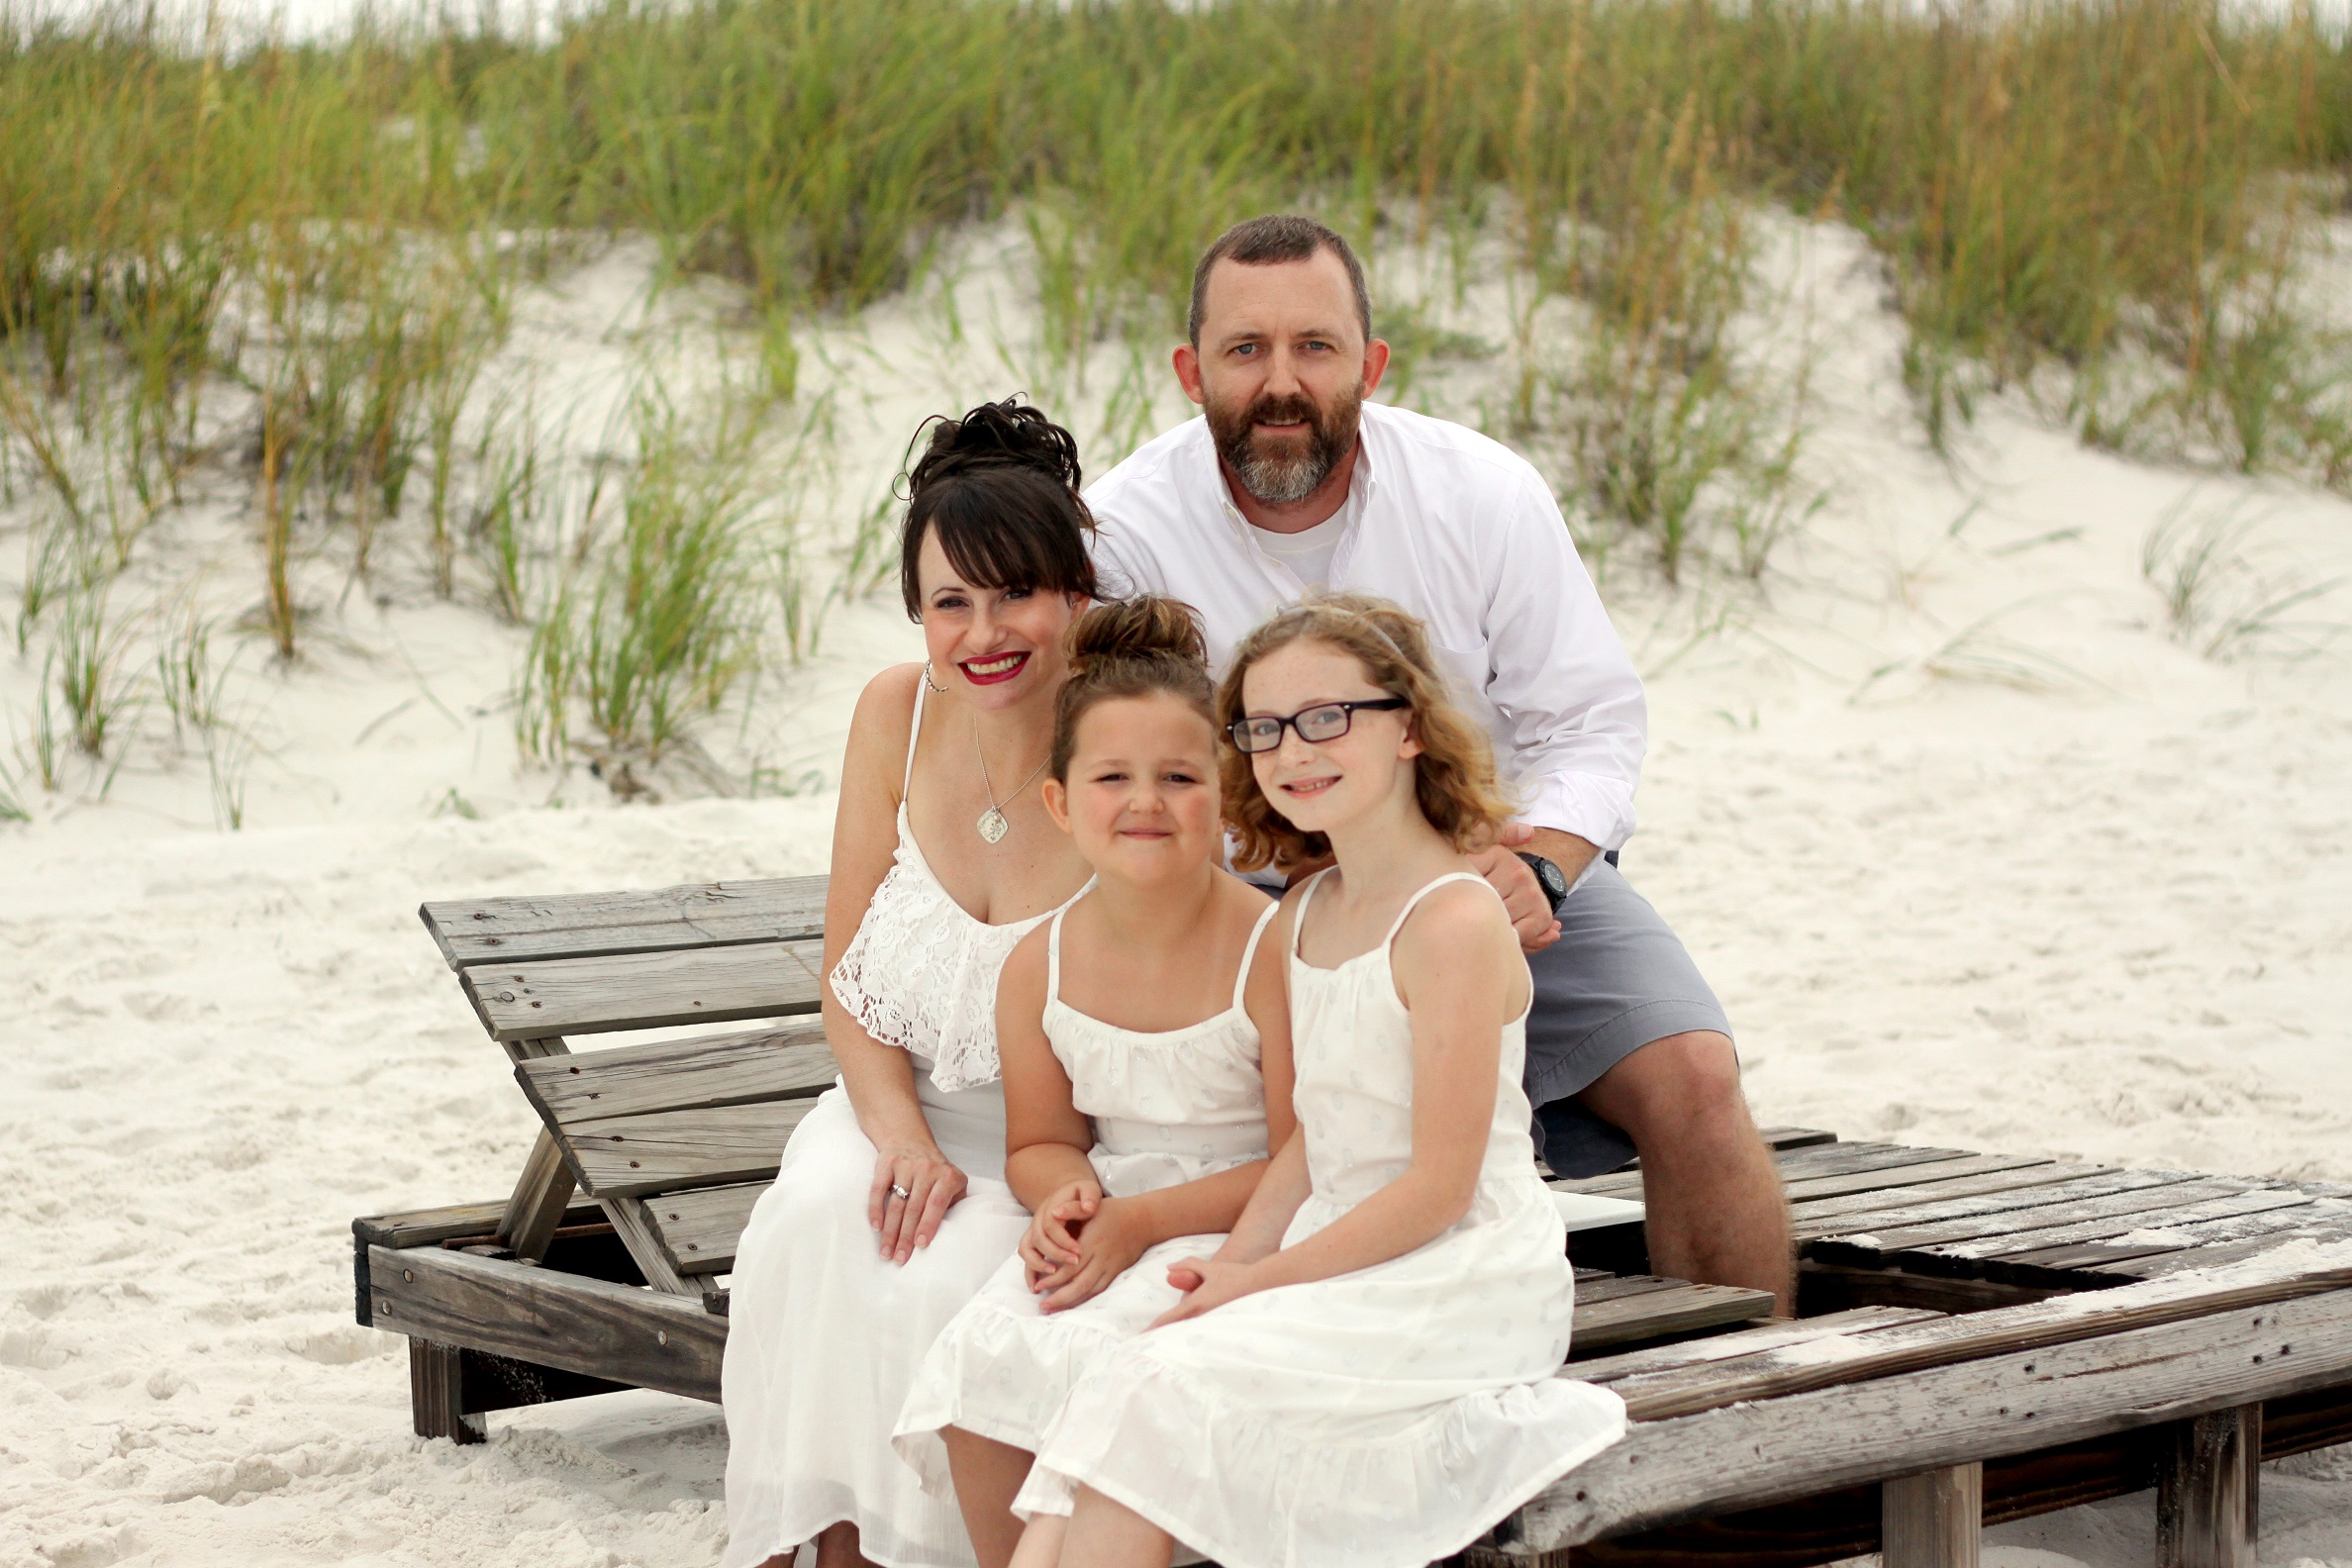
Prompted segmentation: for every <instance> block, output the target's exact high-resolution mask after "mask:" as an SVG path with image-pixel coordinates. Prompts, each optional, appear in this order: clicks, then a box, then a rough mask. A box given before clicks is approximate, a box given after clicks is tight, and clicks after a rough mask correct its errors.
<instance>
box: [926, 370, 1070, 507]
mask: <svg viewBox="0 0 2352 1568" xmlns="http://www.w3.org/2000/svg"><path fill="white" fill-rule="evenodd" d="M981 468H1033V469H1035V470H1036V471H1037V472H1039V473H1042V474H1044V475H1046V476H1047V477H1048V478H1051V479H1053V480H1055V481H1057V482H1058V483H1061V484H1064V485H1067V486H1068V487H1069V488H1070V489H1072V490H1078V489H1081V488H1083V486H1082V483H1081V480H1082V477H1083V476H1082V474H1081V472H1080V469H1079V467H1078V441H1077V438H1076V437H1074V436H1072V435H1071V434H1070V433H1069V432H1068V431H1066V430H1063V429H1062V428H1061V427H1060V426H1059V425H1056V424H1054V423H1053V421H1051V420H1049V419H1047V418H1046V417H1045V414H1044V411H1043V410H1041V409H1036V408H1029V407H1024V406H1023V405H1022V403H1021V402H1020V394H1019V393H1016V394H1014V395H1013V396H1012V397H1009V398H1007V399H1005V400H1004V401H1003V402H1001V403H983V404H981V405H980V406H979V407H978V408H976V409H972V410H970V411H969V412H967V413H966V414H965V415H964V417H963V418H961V419H948V418H947V417H946V416H945V415H940V416H938V417H936V418H935V419H934V420H933V421H932V422H931V441H930V444H928V445H927V446H926V447H925V448H924V452H923V455H922V456H921V457H919V458H917V459H916V461H915V466H914V467H913V468H912V469H910V470H909V471H908V474H907V486H908V493H909V494H910V495H912V494H914V493H915V492H917V491H920V490H921V489H922V488H923V487H924V486H925V485H928V484H931V483H934V482H936V481H938V480H940V479H944V478H947V477H949V476H950V475H953V474H965V473H971V472H973V471H974V470H975V469H981Z"/></svg>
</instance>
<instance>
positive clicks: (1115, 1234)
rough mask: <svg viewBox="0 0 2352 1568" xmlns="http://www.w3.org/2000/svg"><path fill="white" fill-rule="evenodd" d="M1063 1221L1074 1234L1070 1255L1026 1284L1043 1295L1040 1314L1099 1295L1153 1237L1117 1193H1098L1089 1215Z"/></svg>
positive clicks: (1134, 1207)
mask: <svg viewBox="0 0 2352 1568" xmlns="http://www.w3.org/2000/svg"><path fill="white" fill-rule="evenodd" d="M1065 1225H1066V1227H1067V1229H1068V1230H1069V1231H1070V1232H1072V1233H1073V1234H1074V1237H1075V1240H1076V1252H1075V1255H1074V1256H1072V1257H1071V1259H1070V1260H1069V1261H1068V1262H1066V1263H1063V1264H1062V1265H1061V1266H1060V1267H1059V1268H1056V1269H1054V1270H1053V1271H1052V1272H1050V1273H1048V1274H1045V1275H1043V1276H1042V1277H1039V1278H1032V1279H1031V1281H1030V1282H1029V1288H1030V1289H1031V1290H1033V1291H1035V1292H1036V1293H1037V1294H1039V1295H1040V1296H1043V1297H1044V1298H1045V1299H1044V1300H1043V1301H1040V1302H1039V1303H1037V1310H1038V1311H1039V1312H1042V1313H1057V1312H1067V1311H1069V1310H1070V1309H1071V1308H1073V1307H1075V1306H1077V1305H1078V1304H1079V1303H1080V1302H1083V1301H1091V1300H1092V1299H1094V1298H1095V1297H1097V1296H1100V1295H1101V1294H1102V1293H1103V1291H1104V1289H1105V1288H1106V1287H1107V1286H1109V1285H1110V1283H1111V1282H1112V1281H1113V1280H1115V1279H1117V1278H1119V1276H1120V1275H1121V1274H1123V1273H1125V1272H1127V1268H1128V1267H1129V1266H1131V1265H1132V1264H1133V1263H1134V1261H1135V1259H1137V1258H1139V1257H1141V1256H1142V1255H1143V1249H1144V1248H1145V1247H1148V1246H1149V1245H1151V1242H1152V1237H1151V1235H1150V1234H1149V1233H1148V1227H1147V1226H1146V1225H1143V1224H1142V1222H1141V1217H1140V1216H1139V1215H1138V1213H1137V1211H1136V1206H1135V1205H1133V1204H1132V1203H1122V1202H1121V1201H1120V1200H1119V1199H1117V1198H1100V1197H1098V1200H1097V1202H1096V1203H1095V1205H1094V1214H1093V1217H1092V1218H1091V1219H1087V1220H1083V1221H1080V1222H1078V1223H1076V1224H1074V1225H1070V1224H1068V1223H1067V1222H1065Z"/></svg>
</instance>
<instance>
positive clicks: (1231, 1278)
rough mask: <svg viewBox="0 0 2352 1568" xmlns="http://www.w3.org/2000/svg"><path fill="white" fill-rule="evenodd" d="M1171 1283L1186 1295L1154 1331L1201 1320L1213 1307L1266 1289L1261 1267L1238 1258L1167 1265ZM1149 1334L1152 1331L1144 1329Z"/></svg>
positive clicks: (1155, 1322) (1153, 1323)
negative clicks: (1170, 1324)
mask: <svg viewBox="0 0 2352 1568" xmlns="http://www.w3.org/2000/svg"><path fill="white" fill-rule="evenodd" d="M1168 1283H1169V1284H1171V1285H1173V1286H1175V1287H1176V1288H1177V1289H1178V1290H1180V1291H1182V1292H1184V1300H1182V1301H1180V1302H1178V1303H1177V1304H1176V1305H1175V1306H1173V1307H1171V1308H1169V1309H1168V1310H1167V1311H1166V1312H1164V1313H1161V1314H1160V1315H1159V1316H1158V1317H1157V1318H1154V1319H1153V1320H1152V1321H1151V1327H1152V1328H1161V1327H1165V1326H1166V1325H1167V1324H1169V1323H1182V1322H1184V1321H1185V1320H1186V1319H1187V1318H1198V1317H1200V1316H1201V1314H1203V1313H1205V1312H1208V1311H1209V1310H1210V1309H1211V1308H1215V1307H1223V1306H1224V1305H1225V1303H1226V1302H1229V1301H1238V1300H1239V1299H1240V1298H1242V1297H1244V1296H1249V1295H1254V1294H1256V1293H1257V1292H1258V1291H1261V1290H1264V1289H1265V1288H1266V1285H1265V1282H1264V1281H1263V1280H1262V1279H1261V1278H1260V1272H1259V1265H1258V1264H1256V1263H1243V1262H1241V1261H1239V1260H1238V1259H1235V1258H1225V1257H1205V1258H1185V1259H1183V1260H1181V1261H1179V1262H1175V1263H1171V1264H1169V1265H1168ZM1144 1331H1145V1332H1147V1333H1148V1332H1149V1331H1150V1329H1148V1328H1147V1329H1145V1330H1144Z"/></svg>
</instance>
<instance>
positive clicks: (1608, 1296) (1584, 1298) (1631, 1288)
mask: <svg viewBox="0 0 2352 1568" xmlns="http://www.w3.org/2000/svg"><path fill="white" fill-rule="evenodd" d="M1689 1283H1690V1281H1688V1280H1678V1279H1661V1278H1659V1277H1658V1276H1657V1275H1655V1274H1611V1275H1609V1276H1607V1277H1605V1278H1602V1279H1597V1280H1592V1281H1589V1282H1588V1281H1585V1280H1578V1281H1577V1282H1576V1299H1577V1300H1578V1301H1580V1302H1605V1301H1617V1300H1618V1299H1619V1298H1621V1297H1625V1296H1642V1295H1646V1294H1648V1293H1649V1292H1651V1291H1662V1290H1675V1289H1678V1288H1680V1287H1681V1286H1684V1285H1687V1284H1689Z"/></svg>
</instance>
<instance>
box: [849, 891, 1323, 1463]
mask: <svg viewBox="0 0 2352 1568" xmlns="http://www.w3.org/2000/svg"><path fill="white" fill-rule="evenodd" d="M1277 907H1278V906H1276V905H1274V904H1271V903H1269V904H1268V905H1267V906H1266V910H1265V913H1264V914H1263V915H1261V916H1259V917H1258V923H1257V926H1256V927H1255V928H1254V929H1253V930H1252V931H1250V933H1249V944H1248V946H1247V947H1246V948H1244V949H1243V951H1242V954H1241V967H1240V970H1239V972H1238V973H1236V974H1235V975H1234V977H1233V1000H1232V1004H1231V1005H1230V1006H1229V1007H1227V1008H1226V1009H1225V1011H1224V1012H1222V1013H1220V1014H1218V1015H1217V1016H1216V1017H1215V1018H1210V1019H1205V1020H1203V1021H1202V1022H1200V1023H1198V1024H1194V1025H1191V1026H1190V1027H1188V1028H1185V1029H1167V1030H1163V1031H1156V1032H1151V1033H1141V1032H1138V1031H1136V1030H1133V1029H1121V1028H1119V1027H1117V1026H1116V1025H1111V1024H1106V1023H1104V1022H1103V1021H1102V1020H1100V1019H1097V1018H1092V1017H1090V1016H1088V1015H1087V1014H1084V1013H1081V1012H1079V1011H1078V1010H1077V1009H1076V1008H1073V1007H1071V1006H1069V1005H1068V1004H1067V1003H1065V1002H1063V1001H1062V999H1061V923H1062V917H1061V916H1060V915H1056V916H1055V917H1054V918H1053V927H1052V930H1051V931H1050V932H1049V934H1048V936H1047V943H1046V949H1045V950H1046V987H1045V995H1046V1001H1045V1017H1044V1026H1045V1038H1046V1040H1047V1042H1048V1043H1050V1044H1051V1045H1052V1047H1053V1054H1054V1056H1055V1057H1056V1058H1057V1059H1058V1060H1059V1061H1060V1062H1061V1064H1062V1069H1063V1070H1064V1071H1065V1072H1067V1073H1068V1074H1069V1075H1070V1090H1071V1099H1072V1102H1073V1103H1074V1104H1075V1105H1076V1106H1077V1108H1078V1109H1079V1110H1080V1111H1083V1112H1084V1113H1086V1115H1087V1116H1088V1117H1089V1118H1090V1119H1092V1121H1093V1123H1094V1133H1095V1146H1094V1148H1093V1149H1092V1150H1091V1151H1090V1152H1089V1154H1088V1156H1087V1158H1088V1160H1089V1162H1090V1163H1091V1164H1092V1165H1093V1166H1094V1169H1095V1177H1096V1179H1097V1180H1099V1181H1100V1182H1101V1183H1102V1184H1103V1191H1104V1192H1105V1193H1107V1194H1109V1195H1110V1196H1112V1197H1114V1198H1131V1197H1134V1196H1136V1195H1138V1194H1141V1193H1147V1192H1158V1191H1159V1190H1161V1189H1162V1188H1166V1187H1174V1186H1178V1185H1180V1184H1182V1183H1184V1182H1189V1181H1198V1180H1200V1179H1201V1178H1202V1177H1204V1176H1213V1175H1215V1174H1217V1173H1218V1172H1219V1171H1225V1170H1231V1169H1232V1168H1233V1167H1234V1166H1236V1165H1245V1164H1247V1163H1249V1162H1250V1161H1251V1160H1258V1159H1264V1158H1265V1157H1266V1083H1265V1078H1264V1075H1263V1073H1262V1072H1261V1070H1260V1067H1259V1063H1258V1030H1257V1026H1256V1025H1255V1024H1253V1023H1251V1022H1250V1018H1249V1014H1248V1012H1247V1010H1246V1009H1245V1008H1244V1007H1243V1006H1242V996H1243V992H1244V991H1245V989H1246V987H1247V985H1248V981H1249V965H1250V960H1251V959H1252V958H1254V957H1255V956H1256V955H1257V944H1258V938H1259V937H1260V936H1262V935H1264V934H1265V931H1266V927H1267V925H1268V924H1269V923H1270V922H1271V921H1272V920H1273V918H1274V914H1275V911H1276V909H1277ZM1224 1239H1225V1238H1224V1237H1223V1236H1222V1235H1200V1236H1183V1237H1178V1238H1175V1239H1172V1240H1167V1241H1162V1242H1159V1243H1158V1244H1156V1245H1154V1246H1152V1247H1150V1248H1148V1249H1147V1250H1145V1252H1144V1253H1143V1255H1142V1256H1141V1257H1139V1258H1137V1259H1136V1260H1135V1262H1134V1263H1133V1264H1131V1265H1130V1266H1129V1267H1128V1268H1127V1271H1126V1272H1125V1273H1123V1274H1121V1275H1120V1276H1119V1278H1118V1279H1116V1280H1114V1281H1113V1282H1112V1283H1111V1285H1110V1286H1109V1287H1108V1288H1106V1289H1105V1290H1104V1291H1103V1293H1102V1294H1101V1295H1099V1296H1096V1297H1094V1298H1093V1299H1091V1300H1089V1301H1087V1302H1084V1303H1082V1304H1080V1305H1079V1306H1077V1307H1073V1308H1071V1309H1069V1310H1068V1311H1066V1312H1060V1313H1055V1314H1052V1315H1050V1316H1048V1315H1047V1314H1045V1313H1041V1312H1039V1311H1038V1310H1037V1298H1036V1297H1035V1296H1033V1295H1031V1294H1030V1293H1029V1282H1028V1279H1027V1276H1026V1274H1025V1272H1024V1270H1023V1267H1022V1262H1021V1259H1020V1258H1019V1257H1018V1256H1015V1257H1011V1258H1008V1259H1006V1260H1005V1264H1004V1266H1003V1267H1002V1268H1001V1269H999V1270H998V1271H997V1273H996V1275H995V1277H994V1278H992V1279H990V1280H989V1282H988V1284H987V1286H986V1287H985V1288H984V1289H982V1290H981V1292H980V1294H979V1295H977V1296H975V1297H973V1298H972V1300H971V1301H970V1302H968V1303H967V1304H966V1305H965V1306H964V1309H963V1311H961V1312H959V1313H957V1314H956V1315H955V1318H954V1321H953V1322H951V1323H948V1324H947V1326H946V1328H945V1329H944V1330H942V1331H941V1333H940V1334H939V1337H938V1338H937V1340H935V1341H934V1342H933V1343H932V1345H931V1354H930V1355H928V1356H926V1357H925V1358H924V1362H923V1368H922V1370H921V1371H920V1372H918V1373H917V1374H916V1376H915V1386H914V1390H913V1392H912V1393H910V1394H909V1395H908V1397H907V1405H906V1409H905V1410H904V1411H902V1412H901V1413H900V1415H899V1421H898V1432H897V1435H896V1436H895V1437H894V1438H893V1439H892V1442H893V1443H894V1445H895V1446H896V1447H897V1448H898V1451H899V1454H900V1456H901V1457H902V1458H904V1459H905V1460H906V1461H907V1462H908V1463H909V1464H911V1465H913V1466H914V1467H915V1469H916V1471H917V1473H919V1474H920V1475H921V1476H922V1477H923V1483H924V1486H925V1488H926V1490H928V1491H930V1492H931V1494H932V1495H933V1496H936V1497H941V1498H951V1497H953V1496H954V1492H953V1490H952V1486H951V1483H950V1481H949V1479H948V1475H947V1449H946V1445H945V1444H944V1443H942V1442H941V1441H940V1440H939V1435H938V1434H939V1430H940V1428H942V1427H945V1426H950V1425H953V1426H960V1427H962V1428H963V1429H964V1430H966V1431H970V1432H977V1433H979V1434H980V1435H981V1436H983V1437H993V1438H995V1439H996V1440H997V1441H999V1442H1002V1443H1010V1444H1011V1445H1012V1446H1014V1447H1016V1448H1027V1449H1029V1450H1030V1451H1031V1452H1034V1451H1035V1449H1036V1447H1037V1444H1038V1441H1039V1440H1040V1439H1041V1438H1043V1436H1044V1435H1045V1428H1046V1427H1047V1426H1048V1425H1049V1424H1050V1423H1051V1422H1052V1421H1053V1418H1054V1417H1055V1416H1056V1415H1057V1414H1059V1413H1060V1411H1061V1407H1062V1401H1063V1400H1064V1398H1066V1397H1067V1396H1068V1394H1069V1391H1070V1389H1071V1387H1072V1386H1073V1385H1074V1384H1076V1383H1077V1382H1079V1381H1080V1380H1081V1379H1083V1378H1084V1377H1086V1375H1087V1374H1088V1373H1089V1372H1091V1371H1092V1370H1093V1369H1094V1368H1095V1367H1096V1366H1097V1365H1099V1364H1100V1363H1101V1362H1102V1361H1103V1360H1104V1359H1105V1358H1106V1357H1108V1356H1109V1355H1110V1353H1111V1352H1112V1351H1113V1350H1114V1349H1116V1348H1117V1347H1118V1346H1119V1345H1120V1344H1121V1343H1122V1342H1123V1341H1125V1340H1127V1339H1130V1338H1132V1337H1134V1336H1135V1335H1136V1334H1137V1333H1139V1332H1141V1331H1142V1330H1143V1328H1144V1326H1145V1325H1146V1324H1148V1323H1150V1322H1151V1321H1152V1320H1153V1319H1154V1318H1157V1317H1158V1316H1159V1315H1160V1314H1161V1313H1163V1312H1166V1311H1167V1310H1168V1309H1169V1308H1170V1307H1172V1306H1174V1305H1175V1304H1176V1300H1177V1297H1178V1294H1179V1293H1178V1292H1177V1291H1176V1290H1175V1289H1174V1288H1173V1287H1171V1286H1170V1285H1169V1284H1168V1278H1167V1276H1168V1265H1169V1264H1170V1263H1173V1262H1175V1261H1177V1260H1178V1259H1180V1258H1186V1257H1197V1256H1202V1255H1204V1254H1206V1253H1209V1252H1213V1251H1215V1250H1216V1249H1217V1247H1218V1245H1219V1243H1221V1242H1222V1241H1223V1240H1224Z"/></svg>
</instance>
